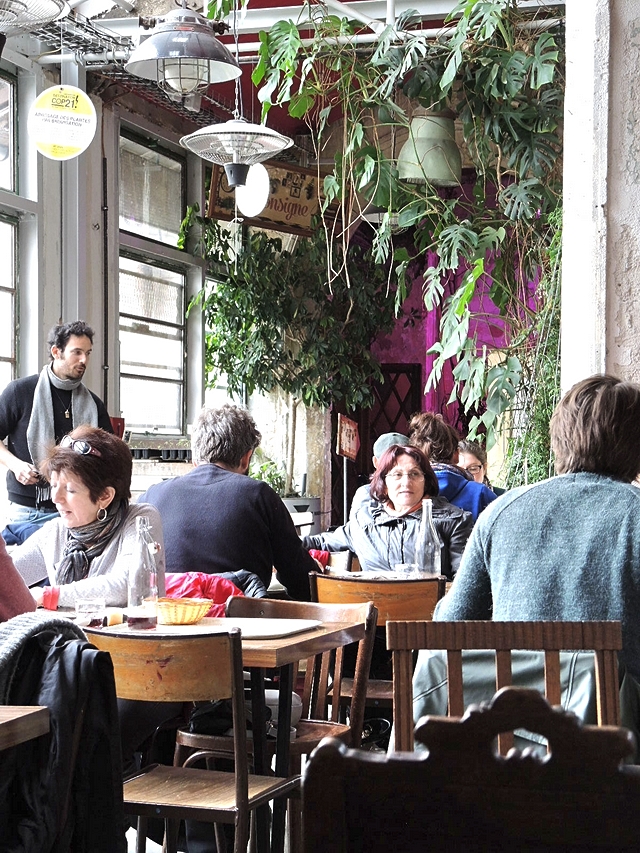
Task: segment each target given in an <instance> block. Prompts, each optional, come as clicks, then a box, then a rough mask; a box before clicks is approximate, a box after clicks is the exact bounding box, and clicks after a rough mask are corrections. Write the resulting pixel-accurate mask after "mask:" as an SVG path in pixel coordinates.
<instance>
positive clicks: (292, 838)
mask: <svg viewBox="0 0 640 853" xmlns="http://www.w3.org/2000/svg"><path fill="white" fill-rule="evenodd" d="M301 770H302V759H301V756H299V755H292V756H291V758H290V759H289V775H290V776H295V775H297V774H299V773H300V772H301ZM287 821H288V824H289V853H302V798H301V797H300V793H299V791H294V792H293V795H292V796H290V797H288V798H287Z"/></svg>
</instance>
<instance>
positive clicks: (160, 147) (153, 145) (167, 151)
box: [118, 123, 187, 250]
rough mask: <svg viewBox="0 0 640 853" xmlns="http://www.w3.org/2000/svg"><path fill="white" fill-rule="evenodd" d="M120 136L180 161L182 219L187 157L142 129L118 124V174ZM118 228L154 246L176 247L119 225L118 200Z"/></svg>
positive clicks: (184, 208) (185, 202)
mask: <svg viewBox="0 0 640 853" xmlns="http://www.w3.org/2000/svg"><path fill="white" fill-rule="evenodd" d="M120 137H124V138H125V139H128V140H130V141H131V142H135V143H136V144H137V145H140V146H142V147H143V148H147V149H149V151H157V153H158V154H161V155H162V156H163V157H166V158H167V159H169V160H174V161H175V162H177V163H180V166H181V169H180V201H181V207H182V218H183V219H184V216H185V213H186V210H187V157H186V155H182V154H179V153H178V152H177V151H175V150H173V147H172V146H171V145H168V144H163V142H161V141H158V140H157V139H151V138H150V137H147V136H144V133H143V132H142V129H141V128H139V129H138V130H137V131H136V130H132V129H131V127H130V126H129V125H125V124H122V123H121V125H120V132H119V134H118V174H120ZM118 230H119V232H120V234H131V235H132V236H136V237H139V239H141V240H145V241H147V242H148V243H150V244H152V245H154V246H165V247H167V248H170V249H174V250H175V249H176V246H174V245H173V244H171V243H164V242H163V241H162V240H156V239H154V238H153V237H147V236H145V235H141V234H138V233H137V232H135V231H129V230H128V229H126V228H121V227H120V207H119V201H118Z"/></svg>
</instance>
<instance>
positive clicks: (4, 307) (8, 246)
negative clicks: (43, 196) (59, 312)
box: [0, 220, 16, 390]
mask: <svg viewBox="0 0 640 853" xmlns="http://www.w3.org/2000/svg"><path fill="white" fill-rule="evenodd" d="M15 239H16V226H15V225H13V224H12V223H11V222H3V221H2V220H0V258H2V260H3V275H2V276H0V358H1V359H2V373H0V390H2V388H4V386H5V385H6V384H7V383H8V382H10V381H11V380H12V379H14V378H15V356H16V303H15V296H16V289H15V288H16V278H15Z"/></svg>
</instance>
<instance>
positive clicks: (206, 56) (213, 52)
mask: <svg viewBox="0 0 640 853" xmlns="http://www.w3.org/2000/svg"><path fill="white" fill-rule="evenodd" d="M125 69H126V71H128V72H129V73H130V74H134V75H135V76H136V77H144V78H145V79H146V80H154V81H155V82H157V83H158V86H160V88H161V89H163V90H164V91H165V92H168V93H169V94H175V93H176V92H177V93H178V94H182V95H190V94H194V93H197V92H204V91H206V89H207V88H208V87H209V86H210V85H211V84H212V83H224V82H226V81H227V80H235V79H236V78H237V77H239V76H240V74H241V73H242V71H241V70H240V66H239V65H238V63H237V62H236V60H235V58H234V56H233V54H232V53H231V51H230V50H229V49H228V48H227V47H226V46H225V45H224V44H222V42H221V41H219V40H218V39H217V38H216V37H215V35H214V33H213V31H212V29H211V25H210V23H209V22H208V21H207V20H206V18H203V17H202V15H199V14H198V13H197V12H191V11H190V10H188V9H174V10H173V11H171V12H169V13H168V14H167V15H166V17H165V20H164V21H163V22H162V23H161V24H159V25H158V26H157V28H156V30H155V32H154V33H153V34H152V35H150V36H148V38H146V39H144V41H141V42H140V44H139V46H138V47H137V48H136V49H135V50H134V51H133V53H132V54H131V56H130V57H129V61H128V62H127V64H126V65H125Z"/></svg>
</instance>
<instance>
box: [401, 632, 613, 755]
mask: <svg viewBox="0 0 640 853" xmlns="http://www.w3.org/2000/svg"><path fill="white" fill-rule="evenodd" d="M387 647H388V648H389V649H390V650H391V651H392V656H393V725H394V745H395V749H396V750H412V749H413V724H414V720H413V653H414V651H415V650H417V649H434V650H436V649H440V650H446V661H447V680H448V694H449V699H448V713H449V715H450V716H452V717H461V716H462V714H463V713H464V710H465V702H464V694H463V678H462V652H463V650H472V649H489V650H491V649H493V650H495V667H496V677H495V689H496V690H499V689H500V688H502V687H508V686H510V685H511V684H512V655H511V652H512V651H513V650H515V649H522V650H529V651H540V652H543V653H544V692H545V696H546V698H547V700H548V701H549V702H550V704H551V705H560V703H561V693H562V690H561V682H560V675H561V658H560V652H561V651H563V650H565V651H568V650H572V651H573V650H575V651H593V652H594V654H595V680H596V702H597V720H598V724H599V725H619V723H620V694H619V686H618V651H619V650H620V649H621V648H622V628H621V625H620V622H487V621H482V622H480V621H478V622H472V621H469V622H387ZM472 665H473V664H472ZM493 692H494V691H493V686H492V687H491V689H490V690H489V694H488V695H489V696H490V695H491V694H492V693H493ZM512 745H513V734H512V733H503V734H501V735H500V737H499V746H500V751H501V752H502V753H503V754H506V753H507V752H508V750H509V749H510V747H511V746H512Z"/></svg>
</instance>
